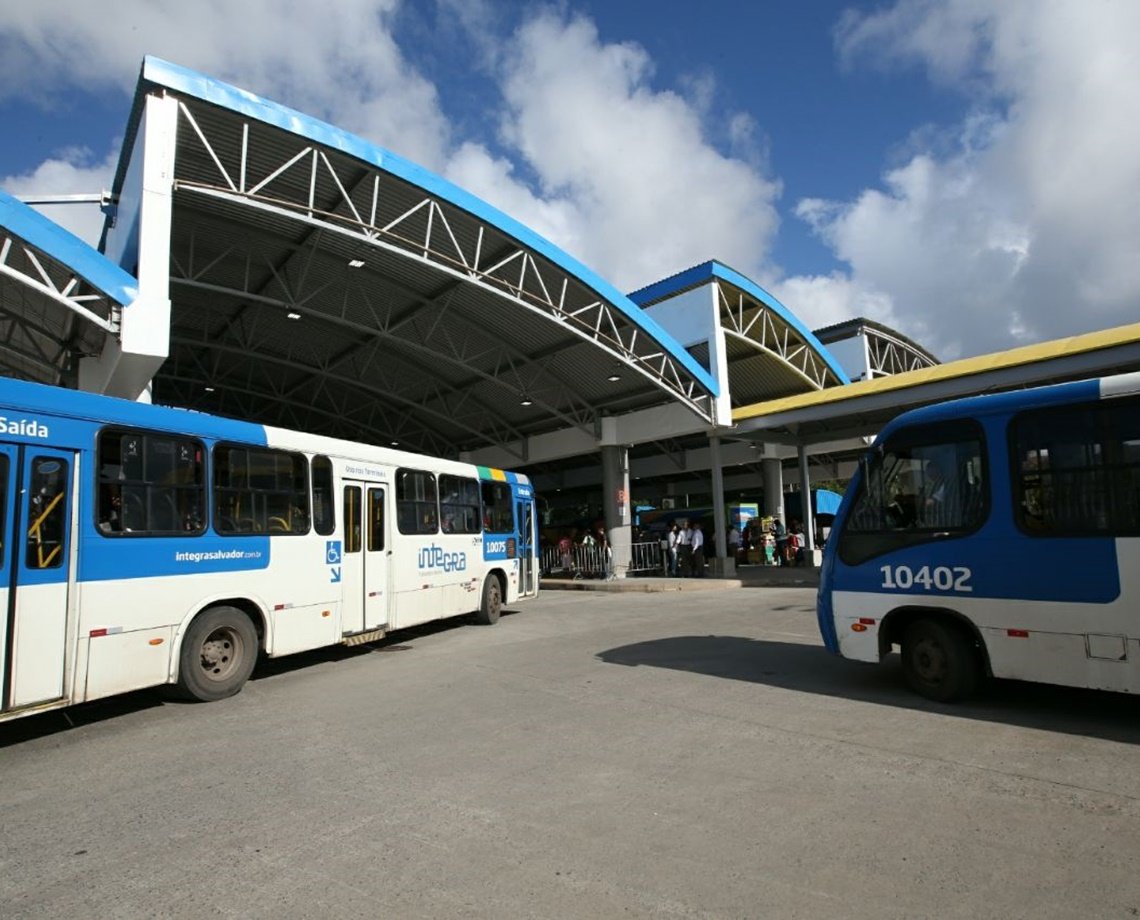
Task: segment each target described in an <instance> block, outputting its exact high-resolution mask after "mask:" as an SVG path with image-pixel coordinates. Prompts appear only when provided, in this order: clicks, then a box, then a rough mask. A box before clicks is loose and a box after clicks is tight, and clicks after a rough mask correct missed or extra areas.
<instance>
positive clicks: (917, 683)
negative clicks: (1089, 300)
mask: <svg viewBox="0 0 1140 920" xmlns="http://www.w3.org/2000/svg"><path fill="white" fill-rule="evenodd" d="M817 612H818V617H819V626H820V631H821V633H822V636H823V640H824V644H825V645H826V646H827V648H828V649H829V650H830V651H832V652H835V653H838V654H840V655H842V656H843V657H845V658H851V659H854V660H858V661H869V662H877V661H880V660H882V658H883V657H884V656H886V655H888V654H890V653H892V652H893V650H894V649H895V648H896V647H897V648H898V649H899V651H900V653H901V659H902V671H903V675H904V677H905V679H906V681H907V683H908V684H909V685H910V687H911V688H912V689H913V690H915V691H916V692H918V693H920V694H922V695H923V696H926V697H928V698H930V699H935V700H941V701H949V700H955V699H961V698H963V697H966V696H969V695H970V694H971V693H972V692H973V691H974V690H975V689H976V688H977V687H978V685H979V683H980V682H981V681H982V680H983V679H985V678H986V677H988V676H992V677H999V678H1016V679H1019V680H1028V681H1040V682H1045V683H1053V684H1062V685H1067V686H1073V687H1093V688H1099V689H1104V690H1116V691H1122V692H1129V693H1134V692H1136V691H1137V690H1140V374H1125V375H1120V376H1116V377H1105V378H1102V379H1098V380H1088V381H1078V382H1074V383H1064V384H1057V385H1053V386H1047V387H1039V388H1036V389H1029V390H1022V391H1018V392H1013V393H1003V394H995V395H986V396H978V397H971V398H968V399H961V400H955V401H952V402H947V403H943V404H941V405H936V406H930V407H927V408H923V409H917V410H914V411H911V412H907V413H905V414H903V415H901V416H899V417H898V418H897V419H895V420H894V421H892V422H891V423H890V424H889V425H888V426H887V427H886V428H884V429H883V431H882V432H881V433H880V434H879V436H878V437H877V438H876V440H875V443H874V444H873V445H872V446H871V448H870V449H869V450H868V451H867V453H866V455H865V456H864V458H863V459H862V460H861V462H860V464H859V468H858V470H857V472H856V475H855V477H854V478H853V480H852V482H851V484H850V486H849V488H848V490H847V493H846V495H845V496H844V500H843V502H842V505H841V506H840V509H839V512H838V514H837V516H836V519H835V525H834V527H833V529H832V533H831V535H830V538H829V539H828V542H827V546H826V548H825V550H824V555H823V568H822V570H821V573H820V588H819V595H818V600H817Z"/></svg>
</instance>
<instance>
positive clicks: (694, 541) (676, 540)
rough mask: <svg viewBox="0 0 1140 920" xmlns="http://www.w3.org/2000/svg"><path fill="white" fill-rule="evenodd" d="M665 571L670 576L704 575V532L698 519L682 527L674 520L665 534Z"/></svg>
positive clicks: (694, 576)
mask: <svg viewBox="0 0 1140 920" xmlns="http://www.w3.org/2000/svg"><path fill="white" fill-rule="evenodd" d="M665 553H666V571H667V573H668V575H669V577H670V578H682V577H684V578H704V577H705V532H704V529H703V528H702V527H701V523H700V521H697V522H696V523H695V524H693V525H691V526H690V524H689V522H688V521H685V522H684V526H683V527H682V526H681V525H680V524H678V523H677V522H676V521H674V522H673V523H672V524H671V525H670V526H669V532H668V533H667V534H666V535H665Z"/></svg>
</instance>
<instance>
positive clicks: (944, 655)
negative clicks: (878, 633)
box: [902, 619, 981, 703]
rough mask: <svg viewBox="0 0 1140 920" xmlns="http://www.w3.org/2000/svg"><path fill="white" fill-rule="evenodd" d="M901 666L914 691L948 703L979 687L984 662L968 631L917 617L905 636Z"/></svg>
mask: <svg viewBox="0 0 1140 920" xmlns="http://www.w3.org/2000/svg"><path fill="white" fill-rule="evenodd" d="M902 668H903V676H904V677H905V678H906V682H907V685H908V686H909V687H910V688H911V690H913V691H914V692H915V693H917V694H919V695H920V696H924V697H926V698H927V699H928V700H935V701H936V702H939V703H949V702H952V701H954V700H961V699H965V698H966V697H968V696H969V695H970V694H972V693H973V692H974V691H975V690H976V689H977V688H978V682H979V680H980V679H981V665H980V662H979V659H978V654H977V650H976V649H975V648H974V644H973V642H971V641H970V639H969V638H968V637H967V636H966V634H965V633H964V632H963V631H962V630H960V629H956V628H954V627H953V626H951V625H950V624H948V623H945V622H942V621H940V620H930V619H922V620H916V621H915V622H914V623H912V624H911V625H910V626H909V627H907V630H906V633H905V634H904V635H903V641H902Z"/></svg>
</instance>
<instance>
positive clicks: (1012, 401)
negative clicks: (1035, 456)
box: [879, 372, 1140, 440]
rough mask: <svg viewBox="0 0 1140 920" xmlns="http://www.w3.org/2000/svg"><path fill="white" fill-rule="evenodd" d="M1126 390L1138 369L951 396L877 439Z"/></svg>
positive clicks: (1138, 377)
mask: <svg viewBox="0 0 1140 920" xmlns="http://www.w3.org/2000/svg"><path fill="white" fill-rule="evenodd" d="M1129 392H1140V372H1138V373H1131V374H1119V375H1117V376H1114V377H1101V378H1096V379H1093V380H1076V381H1070V382H1068V383H1055V384H1051V385H1050V386H1043V387H1033V388H1031V389H1025V390H1013V391H1010V392H1005V393H984V394H982V395H980V396H967V397H964V398H962V399H952V400H948V401H947V402H943V403H938V404H936V405H933V406H923V407H921V408H918V409H911V410H910V411H909V412H904V413H903V414H902V415H899V416H898V417H897V418H895V419H893V420H892V421H891V422H890V423H888V424H887V425H885V426H884V427H883V430H882V432H881V433H880V435H879V439H880V440H881V439H882V438H884V437H886V436H888V435H890V434H891V433H892V432H894V431H895V430H897V429H898V428H901V427H904V426H910V425H924V424H928V423H931V422H940V421H947V420H950V419H956V418H962V417H970V416H972V417H982V416H990V415H1000V414H1006V413H1011V412H1017V411H1020V410H1022V409H1031V408H1036V407H1039V406H1051V405H1063V404H1064V403H1070V402H1086V401H1090V400H1096V399H1100V398H1102V397H1103V396H1106V395H1123V394H1125V393H1129Z"/></svg>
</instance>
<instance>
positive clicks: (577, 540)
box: [558, 527, 613, 576]
mask: <svg viewBox="0 0 1140 920" xmlns="http://www.w3.org/2000/svg"><path fill="white" fill-rule="evenodd" d="M591 549H593V550H595V552H593V553H591V552H589V550H591ZM579 550H586V551H587V552H578V551H579ZM558 556H559V558H560V561H561V563H562V570H563V571H566V572H570V571H574V570H576V569H581V568H582V567H584V566H586V567H590V568H594V569H598V572H597V574H604V575H606V576H609V575H610V574H612V569H613V553H612V551H611V549H610V544H609V539H608V538H607V537H606V530H605V528H604V527H598V529H597V530H596V531H591V530H590V529H589V528H581V529H575V530H573V531H569V530H567V531H563V533H562V536H561V538H560V539H559V540H558Z"/></svg>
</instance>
